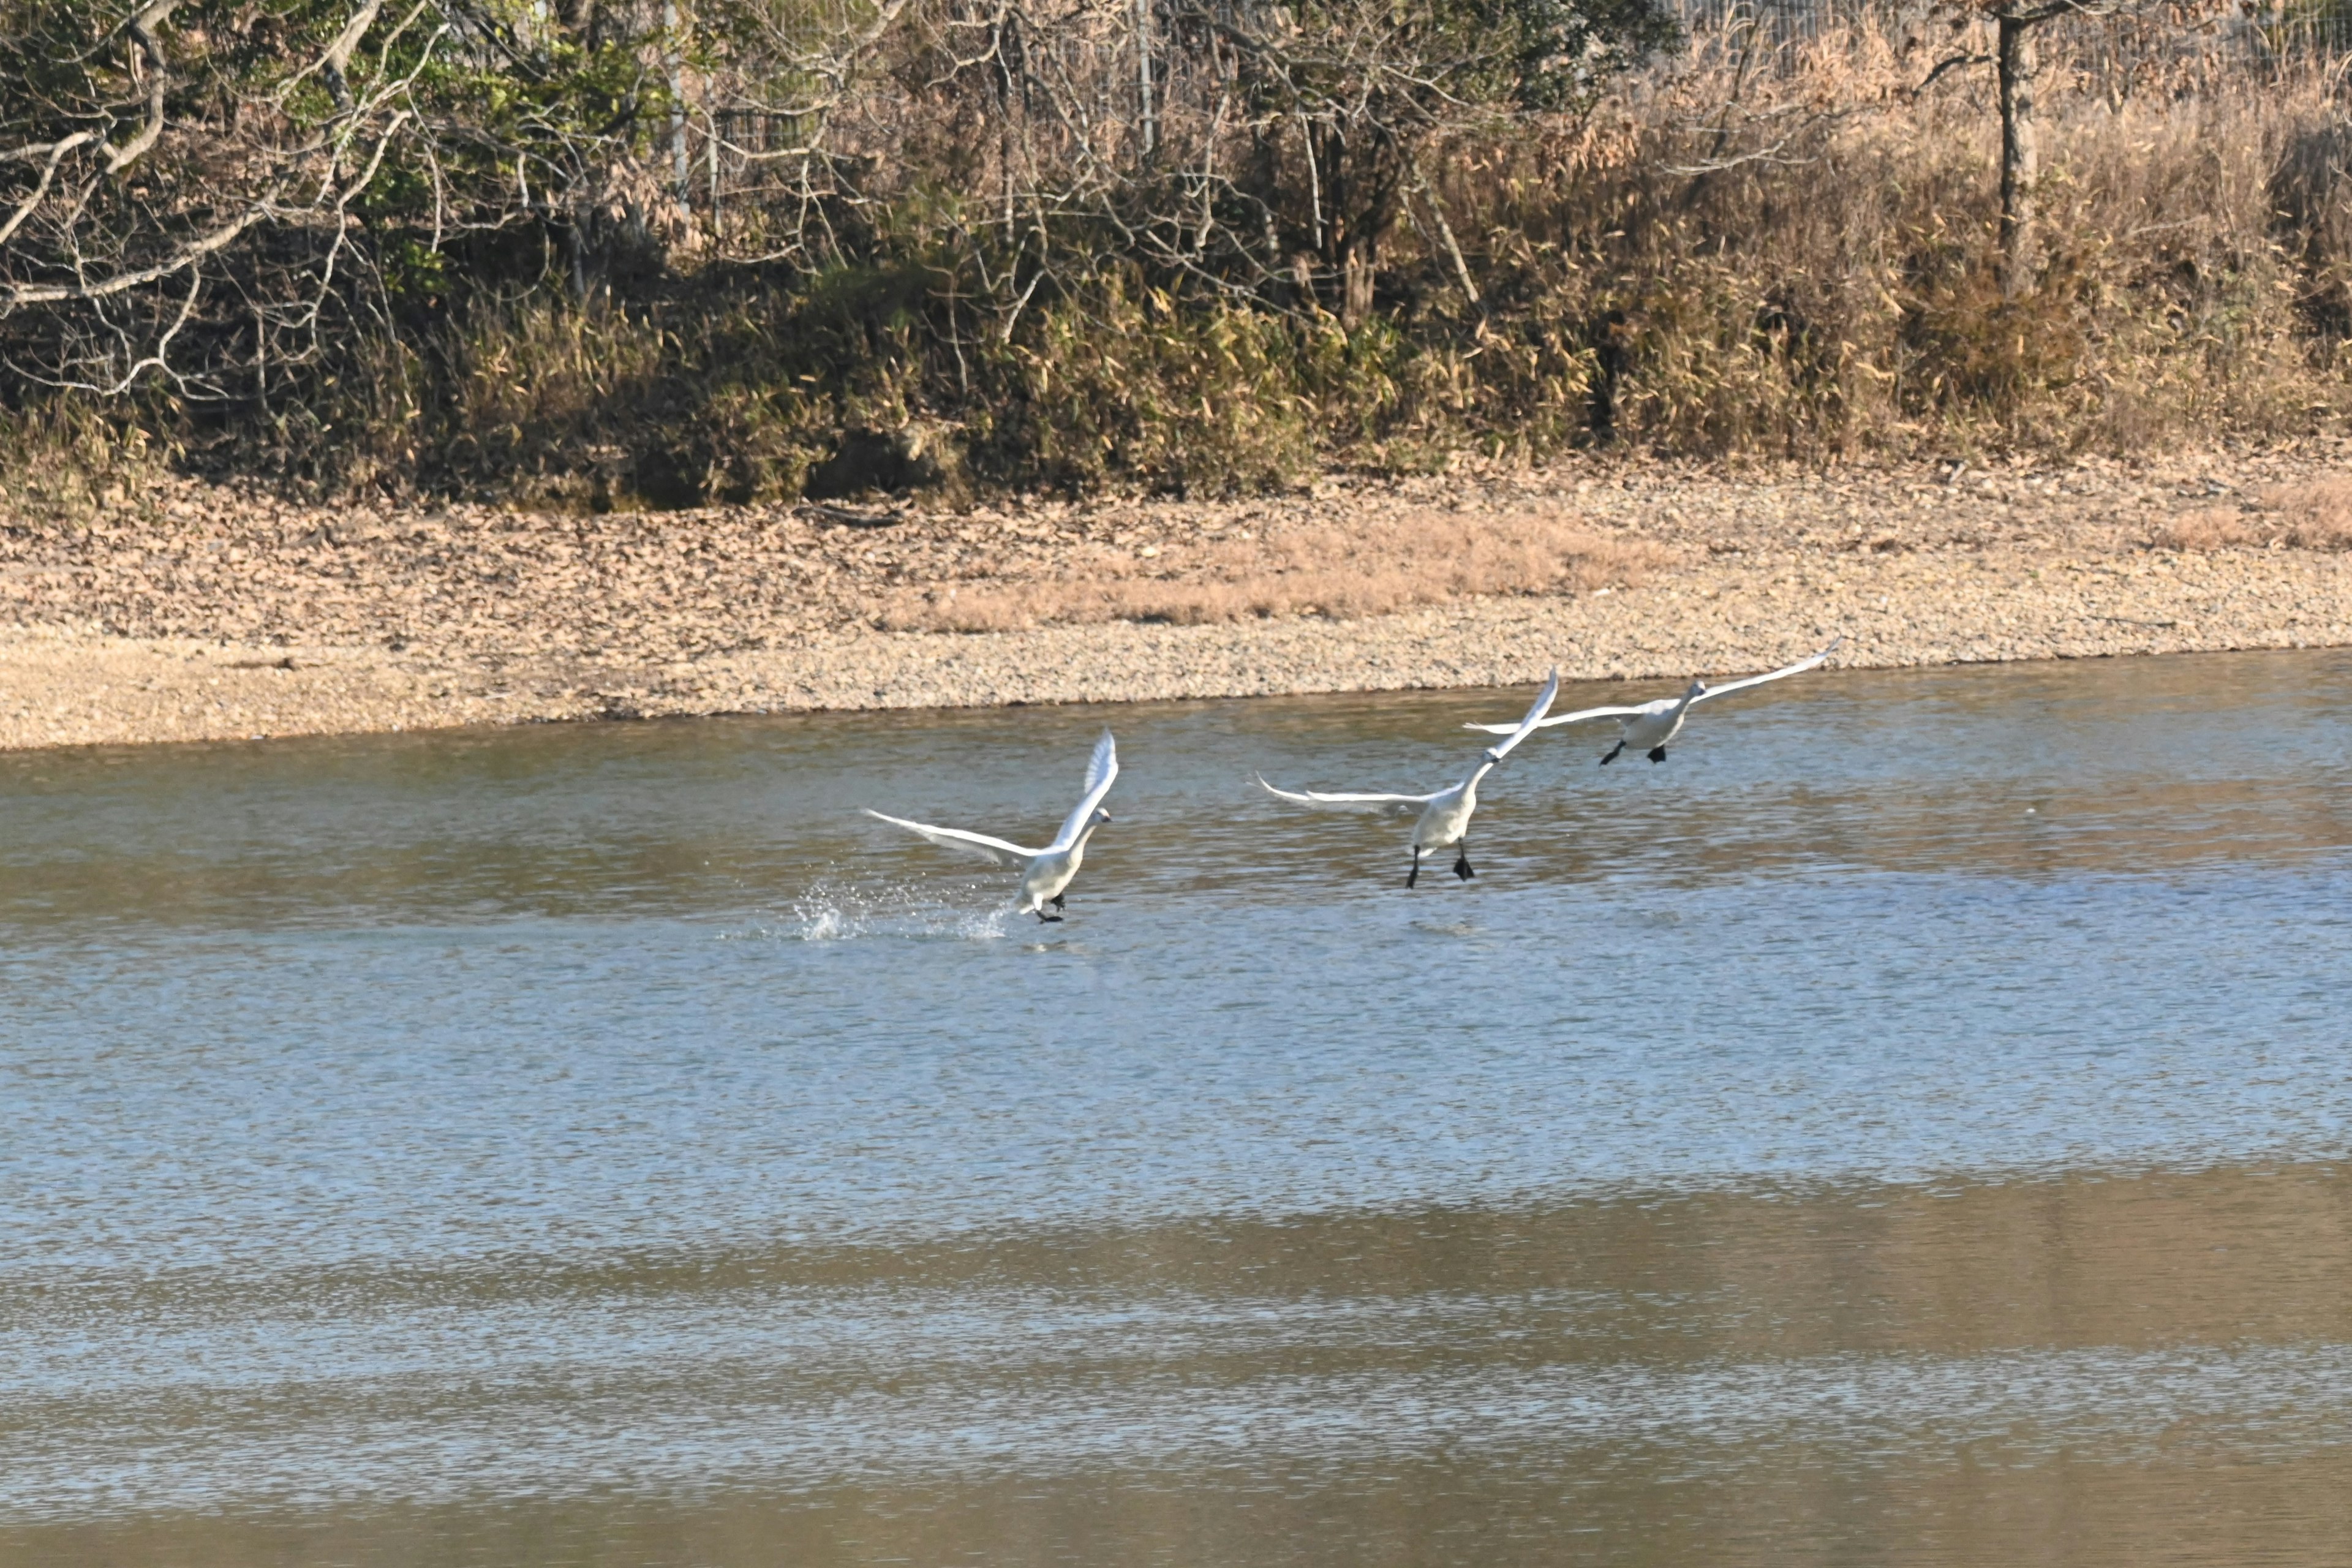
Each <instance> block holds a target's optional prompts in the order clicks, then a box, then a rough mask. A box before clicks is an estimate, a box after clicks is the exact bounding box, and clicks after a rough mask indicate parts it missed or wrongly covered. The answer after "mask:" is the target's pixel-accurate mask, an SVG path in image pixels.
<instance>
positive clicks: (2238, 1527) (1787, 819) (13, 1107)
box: [0, 653, 2352, 1568]
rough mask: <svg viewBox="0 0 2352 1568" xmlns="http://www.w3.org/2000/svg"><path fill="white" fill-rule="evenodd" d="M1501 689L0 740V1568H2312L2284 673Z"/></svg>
mask: <svg viewBox="0 0 2352 1568" xmlns="http://www.w3.org/2000/svg"><path fill="white" fill-rule="evenodd" d="M1621 691H1622V689H1620V688H1611V687H1593V688H1585V689H1570V690H1567V691H1564V692H1563V693H1562V696H1561V705H1562V706H1563V707H1566V706H1569V705H1570V704H1575V705H1584V704H1587V703H1590V702H1593V701H1606V700H1617V699H1618V697H1619V694H1620V692H1621ZM1642 694H1643V695H1649V694H1650V693H1649V692H1648V691H1647V689H1643V692H1642ZM1525 696H1526V694H1525V693H1524V692H1520V691H1511V692H1504V693H1497V694H1486V695H1483V696H1482V695H1479V694H1470V695H1463V694H1411V695H1402V696H1381V697H1349V698H1323V699H1302V700H1260V701H1252V702H1219V703H1195V704H1169V705H1161V706H1147V707H1139V708H1116V709H1099V710H1084V709H1072V710H1043V709H1027V710H1009V711H1003V712H992V713H957V714H925V715H857V716H814V717H796V718H786V719H777V720H772V721H703V722H693V723H654V724H642V725H625V726H623V725H615V726H602V727H571V728H556V729H532V730H516V731H501V732H467V733H452V734H438V735H415V736H388V737H374V738H364V739H339V740H316V741H299V742H268V743H263V744H254V745H222V746H203V747H172V748H154V749H150V750H124V751H78V752H55V753H17V754H12V755H8V756H5V757H0V822H4V823H5V835H0V938H4V939H5V940H4V941H0V999H5V1000H4V1001H0V1562H5V1563H9V1564H12V1565H13V1564H38V1565H48V1564H58V1565H72V1568H93V1565H95V1564H99V1563H130V1562H141V1563H175V1564H188V1565H193V1568H214V1565H219V1568H228V1565H231V1564H237V1565H242V1564H248V1563H257V1562H270V1563H359V1564H371V1565H373V1564H386V1565H390V1564H408V1563H432V1564H467V1565H472V1564H481V1565H484V1568H489V1565H509V1564H512V1565H541V1564H567V1565H569V1564H579V1565H583V1568H584V1565H591V1564H593V1565H604V1564H615V1565H617V1564H622V1563H629V1564H639V1563H657V1564H664V1565H668V1564H677V1565H681V1568H683V1565H688V1564H729V1565H731V1564H739V1563H740V1564H752V1563H794V1564H812V1565H818V1568H829V1565H833V1564H851V1563H930V1564H966V1563H1121V1564H1124V1563H1168V1564H1197V1563H1238V1564H1256V1563H1298V1564H1315V1565H1324V1564H1328V1565H1332V1568H1339V1565H1342V1564H1345V1565H1349V1568H1358V1565H1365V1564H1397V1565H1404V1564H1441V1563H1444V1564H1451V1563H1463V1564H1480V1565H1487V1564H1500V1565H1508V1564H1517V1563H1530V1564H1532V1563H1611V1564H1616V1563H1624V1564H1637V1563H1638V1564H1649V1563H1658V1564H1665V1563H1709V1564H1741V1563H1896V1564H1976V1563H1984V1564H1993V1563H2002V1564H2008V1563H2070V1564H2071V1563H2134V1564H2145V1563H2165V1562H2183V1563H2189V1562H2218V1561H2227V1562H2231V1563H2313V1564H2319V1563H2340V1562H2341V1561H2343V1558H2344V1552H2345V1550H2346V1546H2345V1543H2346V1542H2347V1541H2352V1173H2347V1167H2346V1161H2347V1157H2352V1039H2348V1038H2347V1036H2348V1035H2352V1007H2347V1004H2346V1002H2345V1000H2344V997H2345V994H2346V993H2347V975H2352V657H2347V655H2346V654H2343V653H2295V654H2260V655H2233V656H2222V657H2200V658H2166V659H2139V660H2129V661H2114V662H2086V663H2075V664H2055V665H2040V666H2019V667H2009V668H1974V669H1957V670H1944V671H1935V672H1888V673H1858V672H1826V673H1822V674H1819V675H1814V676H1809V677H1805V678H1802V679H1797V680H1791V681H1790V682H1787V683H1785V684H1784V685H1781V686H1779V687H1775V688H1771V689H1767V690H1764V691H1759V692H1755V693H1750V694H1747V695H1745V696H1742V697H1740V698H1736V699H1732V700H1727V701H1726V702H1725V703H1724V704H1722V705H1721V707H1720V708H1719V709H1709V710H1704V711H1703V712H1702V713H1700V714H1699V715H1698V716H1697V717H1696V719H1695V720H1694V722H1693V724H1692V727H1691V730H1690V731H1689V732H1687V733H1686V735H1685V739H1684V741H1683V742H1681V743H1679V744H1678V745H1677V746H1676V748H1675V752H1674V753H1673V754H1672V755H1671V756H1670V757H1669V759H1668V760H1667V762H1666V763H1664V764H1663V765H1659V766H1653V765H1651V764H1649V763H1645V762H1643V761H1641V760H1640V759H1639V758H1638V757H1633V756H1629V757H1628V758H1627V759H1625V760H1623V761H1621V762H1620V763H1618V764H1617V765H1615V766H1612V767H1609V768H1607V769H1602V768H1599V767H1596V766H1595V765H1594V763H1595V759H1596V758H1597V756H1598V755H1599V753H1600V752H1601V750H1602V749H1603V748H1604V746H1605V745H1606V744H1607V738H1606V737H1605V736H1603V735H1602V734H1601V733H1600V732H1599V731H1581V732H1573V733H1571V732H1563V731H1550V732H1548V733H1547V734H1545V735H1543V736H1541V737H1538V739H1537V740H1535V741H1533V742H1530V743H1529V744H1528V747H1527V748H1526V749H1525V750H1523V751H1522V752H1519V753H1517V755H1515V756H1514V757H1513V758H1512V760H1511V762H1510V763H1508V764H1507V767H1506V769H1505V770H1504V771H1503V772H1502V773H1500V774H1498V775H1497V777H1496V779H1495V780H1494V781H1491V783H1490V787H1489V789H1488V791H1487V792H1486V805H1485V806H1484V807H1483V808H1482V811H1481V814H1480V816H1479V818H1478V821H1477V826H1476V831H1475V834H1474V836H1473V849H1474V853H1475V859H1476V862H1477V865H1478V868H1479V872H1480V875H1479V877H1478V879H1477V880H1475V882H1471V883H1467V884H1462V883H1457V882H1456V881H1455V880H1454V879H1453V878H1452V877H1450V876H1447V875H1445V874H1444V872H1443V870H1442V868H1441V869H1440V870H1439V871H1438V873H1437V874H1436V875H1435V876H1433V877H1425V878H1424V879H1423V884H1422V886H1421V887H1420V888H1419V889H1415V890H1413V891H1411V892H1408V891H1407V890H1406V889H1404V888H1403V887H1402V873H1403V871H1404V868H1405V860H1406V855H1405V847H1404V846H1405V828H1404V826H1403V825H1402V824H1397V823H1392V822H1387V821H1382V820H1379V819H1370V818H1350V817H1322V816H1294V815H1290V814H1287V813H1286V812H1285V811H1284V810H1283V809H1281V808H1280V807H1279V806H1277V805H1276V804H1275V803H1273V802H1272V801H1270V800H1269V799H1267V798H1265V796H1264V795H1262V793H1259V792H1257V791H1256V789H1255V784H1254V783H1253V782H1252V774H1253V773H1255V772H1257V771H1260V770H1263V771H1264V773H1265V775H1266V776H1267V777H1268V778H1270V779H1272V780H1274V781H1275V782H1276V783H1278V784H1286V785H1287V786H1290V787H1319V788H1377V789H1412V790H1426V789H1432V788H1435V787H1438V786H1439V785H1441V784H1444V783H1447V782H1450V780H1451V779H1452V778H1453V777H1454V776H1457V775H1458V773H1459V772H1460V771H1461V769H1462V767H1463V766H1464V765H1465V763H1466V762H1467V761H1468V759H1469V758H1470V756H1471V755H1472V753H1473V752H1474V750H1475V740H1474V739H1473V738H1471V737H1468V736H1466V735H1465V732H1464V731H1461V730H1459V729H1458V728H1457V727H1456V726H1457V725H1458V724H1459V722H1460V721H1462V720H1463V719H1464V718H1465V717H1475V718H1481V719H1487V718H1509V717H1513V716H1515V715H1516V714H1517V711H1518V710H1519V707H1520V706H1521V705H1522V704H1523V703H1524V701H1525ZM1106 721H1108V722H1109V723H1111V724H1112V725H1113V726H1114V727H1115V728H1116V730H1117V731H1118V738H1119V744H1120V755H1121V760H1122V763H1123V765H1124V772H1123V773H1122V775H1121V777H1120V780H1119V783H1118V787H1117V789H1116V790H1115V791H1114V792H1113V795H1112V796H1111V799H1110V803H1109V804H1110V809H1111V810H1112V812H1113V814H1114V816H1115V820H1114V822H1113V823H1112V824H1111V825H1110V826H1108V827H1106V828H1104V829H1103V830H1102V831H1101V832H1100V834H1098V835H1097V838H1096V840H1095V846H1094V848H1093V850H1092V852H1091V853H1090V855H1089V858H1088V860H1087V866H1086V868H1085V870H1084V872H1083V873H1082V875H1081V876H1080V878H1079V879H1078V881H1077V883H1076V886H1075V887H1074V888H1073V889H1072V890H1071V894H1070V900H1069V919H1068V920H1067V921H1066V922H1065V923H1063V924H1060V925H1055V926H1044V925H1040V924H1038V923H1037V922H1035V921H1031V920H1028V919H1026V918H1025V917H1024V918H1019V919H1015V918H1012V917H1009V916H1007V915H1006V914H1004V913H1003V910H1002V908H1001V906H1002V903H1003V900H1004V898H1005V896H1006V894H1007V891H1008V889H1007V883H1006V881H1005V880H1004V879H1003V878H1002V877H999V876H993V875H991V874H987V873H985V872H982V871H979V870H978V869H977V868H976V867H975V866H973V865H971V864H968V863H966V862H963V861H960V860H956V859H954V858H950V857H948V856H945V855H943V854H941V853H940V852H939V851H937V850H935V849H932V848H931V847H928V846H926V845H923V844H921V843H919V842H918V841H915V840H912V839H910V838H907V837H904V836H902V835H898V834H897V833H896V832H895V831H894V830H892V829H889V828H887V827H886V826H883V825H881V824H878V823H875V822H873V821H871V820H870V819H867V818H865V817H862V816H859V815H857V812H856V808H857V807H858V806H861V805H874V806H877V807H879V808H881V809H884V810H887V811H892V812H895V813H898V814H900V815H908V816H919V817H923V818H925V819H928V820H932V821H941V822H948V823H953V824H961V825H966V826H976V827H981V828H983V829H987V830H991V831H994V832H997V833H1000V834H1003V835H1005V836H1007V837H1013V838H1015V839H1020V838H1024V837H1036V838H1042V837H1045V836H1048V835H1050V833H1051V831H1052V827H1053V825H1054V823H1055V822H1056V821H1057V820H1058V818H1059V817H1060V816H1061V815H1062V813H1063V812H1064V811H1065V810H1066V809H1067V807H1068V805H1069V804H1070V803H1071V801H1072V800H1074V799H1075V797H1076V787H1077V782H1078V777H1079V775H1080V773H1082V771H1083V768H1084V764H1085V757H1086V752H1087V746H1088V744H1089V742H1090V741H1091V738H1092V736H1093V735H1094V733H1095V732H1096V731H1097V730H1098V729H1099V727H1100V726H1101V725H1102V724H1104V723H1105V722H1106Z"/></svg>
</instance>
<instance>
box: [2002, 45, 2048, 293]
mask: <svg viewBox="0 0 2352 1568" xmlns="http://www.w3.org/2000/svg"><path fill="white" fill-rule="evenodd" d="M1999 25H2000V46H1999V52H1998V55H1997V57H1996V58H1997V66H1998V68H1999V70H2000V291H2001V296H2002V297H2003V298H2004V299H2010V300H2014V299H2016V298H2017V297H2018V296H2019V295H2020V294H2022V293H2025V292H2026V291H2028V290H2029V289H2032V287H2033V275H2034V269H2035V265H2036V261H2037V258H2036V257H2035V255H2034V252H2033V182H2034V181H2035V179H2037V178H2038V177H2039V176H2040V174H2041V172H2042V143H2041V141H2040V138H2039V136H2038V134H2037V132H2036V131H2035V127H2034V124H2033V85H2034V77H2035V75H2036V73H2037V72H2038V71H2039V70H2040V68H2041V60H2040V58H2038V56H2039V53H2040V51H2039V50H2038V49H2037V48H2036V47H2034V42H2033V27H2034V26H2035V25H2036V24H2034V23H2032V22H2029V21H2025V20H2022V19H2021V18H2019V17H2017V16H2001V17H2000V23H1999Z"/></svg>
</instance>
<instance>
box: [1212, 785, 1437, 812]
mask: <svg viewBox="0 0 2352 1568" xmlns="http://www.w3.org/2000/svg"><path fill="white" fill-rule="evenodd" d="M1257 782H1258V783H1259V784H1261V785H1264V786H1265V792H1266V793H1267V794H1268V795H1274V796H1276V798H1278V799H1282V800H1286V801H1288V802H1290V804H1291V805H1304V806H1311V807H1313V808H1314V809H1315V810H1317V811H1380V812H1386V813H1387V814H1389V815H1390V816H1420V815H1421V808H1422V807H1423V806H1424V805H1428V804H1429V803H1430V802H1431V801H1433V800H1435V799H1436V798H1437V795H1324V794H1322V793H1320V792H1319V791H1316V790H1311V789H1305V790H1300V789H1276V788H1275V787H1274V786H1273V785H1272V784H1266V782H1265V779H1264V778H1260V779H1259V780H1258V781H1257ZM1444 793H1445V792H1444V791H1443V790H1440V791H1439V792H1438V795H1443V794H1444Z"/></svg>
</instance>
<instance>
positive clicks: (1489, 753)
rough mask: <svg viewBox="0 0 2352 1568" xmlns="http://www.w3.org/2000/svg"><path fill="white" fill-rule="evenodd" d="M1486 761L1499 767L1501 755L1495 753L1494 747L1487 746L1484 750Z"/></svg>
mask: <svg viewBox="0 0 2352 1568" xmlns="http://www.w3.org/2000/svg"><path fill="white" fill-rule="evenodd" d="M1486 760H1487V761H1488V762H1490V763H1494V764H1495V765H1496V766H1497V767H1500V766H1501V765H1502V763H1503V753H1502V752H1498V751H1496V749H1495V748H1494V747H1492V746H1489V747H1487V748H1486Z"/></svg>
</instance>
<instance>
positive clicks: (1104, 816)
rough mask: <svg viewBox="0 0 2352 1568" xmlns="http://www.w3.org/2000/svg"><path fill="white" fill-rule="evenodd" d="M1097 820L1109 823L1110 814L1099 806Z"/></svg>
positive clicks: (1096, 813)
mask: <svg viewBox="0 0 2352 1568" xmlns="http://www.w3.org/2000/svg"><path fill="white" fill-rule="evenodd" d="M1095 820H1096V821H1097V822H1108V821H1109V820H1110V813H1109V812H1108V811H1105V810H1104V809H1103V808H1102V807H1100V806H1097V807H1095Z"/></svg>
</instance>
